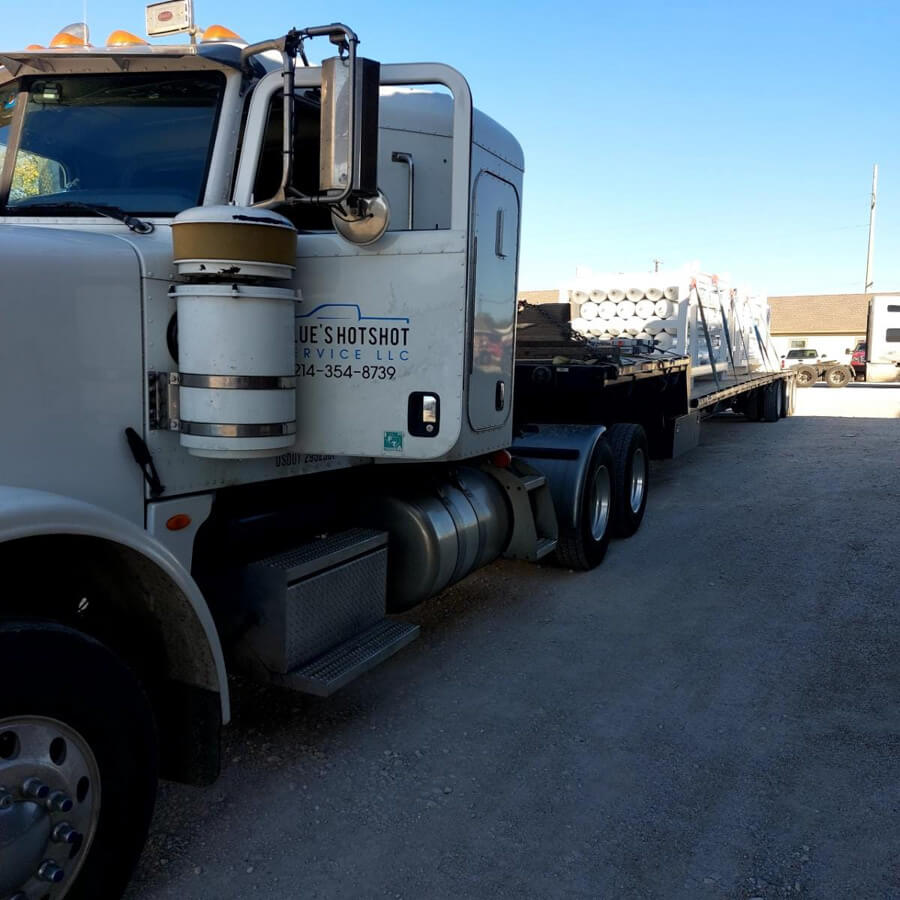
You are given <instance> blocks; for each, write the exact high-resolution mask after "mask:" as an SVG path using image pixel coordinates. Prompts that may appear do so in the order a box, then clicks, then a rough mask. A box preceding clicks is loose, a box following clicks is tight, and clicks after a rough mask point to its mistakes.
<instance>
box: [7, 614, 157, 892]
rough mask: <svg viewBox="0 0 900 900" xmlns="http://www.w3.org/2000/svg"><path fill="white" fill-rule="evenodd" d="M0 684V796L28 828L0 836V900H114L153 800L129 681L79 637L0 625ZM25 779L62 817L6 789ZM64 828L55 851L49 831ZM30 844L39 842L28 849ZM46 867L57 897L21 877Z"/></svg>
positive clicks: (143, 733)
mask: <svg viewBox="0 0 900 900" xmlns="http://www.w3.org/2000/svg"><path fill="white" fill-rule="evenodd" d="M0 684H2V685H3V686H4V687H3V691H2V693H0V784H4V785H6V786H7V789H8V790H9V791H11V792H13V791H14V792H13V793H12V798H13V802H14V805H18V806H20V811H21V816H20V819H21V820H24V819H26V815H27V817H29V818H30V820H31V825H27V826H22V827H21V833H20V834H18V835H16V834H13V835H12V836H11V840H10V836H9V835H7V846H6V848H5V849H4V867H3V870H2V871H0V894H2V895H4V896H5V895H6V894H7V893H11V894H12V895H14V896H19V892H22V893H24V892H25V887H24V886H25V884H28V885H29V890H31V893H29V894H28V896H40V897H42V898H45V897H46V898H51V900H55V898H56V897H58V896H61V894H60V891H62V892H63V893H65V896H66V900H99V898H106V897H109V898H112V897H118V896H120V895H121V894H122V892H123V891H124V890H125V886H126V884H127V882H128V879H129V877H130V875H131V871H132V869H133V867H134V865H135V863H136V862H137V859H138V857H139V855H140V853H141V849H142V848H143V845H144V840H145V838H146V834H147V828H148V826H149V824H150V818H151V815H152V813H153V804H154V800H155V796H156V777H157V776H156V773H157V739H156V729H155V726H154V721H153V714H152V711H151V708H150V703H149V701H148V699H147V696H146V694H145V693H144V690H143V688H142V687H141V685H140V683H139V681H138V679H137V677H136V676H135V674H134V673H133V672H132V671H131V669H129V668H128V667H127V666H126V665H125V664H124V663H123V662H122V661H121V660H120V659H119V658H118V657H117V656H116V655H114V654H113V653H112V652H111V651H110V650H109V649H107V648H106V647H105V646H104V645H103V644H101V643H99V642H97V641H95V640H94V639H93V638H90V637H87V636H86V635H84V634H82V633H80V632H78V631H75V630H73V629H70V628H66V627H64V626H61V625H56V624H53V623H49V622H31V621H28V622H23V621H10V622H5V623H4V622H0ZM28 777H30V778H36V779H38V781H39V782H41V783H43V784H44V785H46V786H47V787H49V789H50V790H51V791H61V792H62V794H63V795H65V796H64V798H63V799H66V798H68V805H69V809H67V810H65V811H64V812H52V811H50V807H49V806H46V807H45V805H44V804H43V803H38V802H35V801H34V800H30V799H29V798H28V797H26V796H25V793H24V790H23V789H21V788H19V787H16V788H13V785H16V786H19V785H22V784H23V782H24V780H25V778H28ZM43 790H44V792H45V793H46V787H45V788H43ZM34 796H37V795H34ZM50 797H51V798H52V797H53V794H50ZM6 802H7V803H9V795H7V801H6ZM45 802H46V803H49V801H47V800H45ZM10 808H12V807H10ZM63 821H65V822H67V823H69V824H70V825H71V826H72V827H73V828H74V830H75V831H76V832H78V833H79V834H80V835H81V836H82V837H81V838H79V837H78V836H75V837H74V839H73V842H72V843H71V844H66V843H58V842H54V841H53V839H51V837H50V834H51V829H54V830H55V829H56V828H57V827H58V825H59V824H60V823H61V822H63ZM36 833H40V834H43V835H44V838H43V841H40V842H38V844H36V843H35V834H36ZM45 859H53V860H55V861H56V862H57V863H58V864H59V865H60V867H61V869H62V872H63V876H62V880H61V882H60V883H59V886H58V887H57V885H56V884H54V883H48V881H46V880H44V881H37V880H36V878H35V877H34V875H33V874H32V873H33V871H34V870H35V869H36V868H37V866H40V865H41V864H42V862H43V861H44V860H45ZM15 870H18V871H15ZM4 875H5V878H4ZM57 875H59V873H57ZM72 879H74V881H73V880H72ZM10 887H11V891H8V890H7V889H8V888H10ZM35 890H38V893H37V894H35V893H34V891H35ZM66 891H67V892H66Z"/></svg>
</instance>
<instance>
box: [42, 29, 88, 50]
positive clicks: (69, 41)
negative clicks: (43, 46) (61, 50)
mask: <svg viewBox="0 0 900 900" xmlns="http://www.w3.org/2000/svg"><path fill="white" fill-rule="evenodd" d="M50 46H51V47H84V46H85V43H84V41H83V40H82V39H81V38H79V37H75V35H74V34H69V33H68V32H67V31H61V32H60V33H59V34H58V35H56V37H55V38H53V40H52V41H50Z"/></svg>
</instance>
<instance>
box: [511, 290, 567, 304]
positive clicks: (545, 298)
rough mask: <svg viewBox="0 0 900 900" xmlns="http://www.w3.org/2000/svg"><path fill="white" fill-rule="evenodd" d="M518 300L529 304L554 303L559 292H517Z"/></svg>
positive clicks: (557, 298)
mask: <svg viewBox="0 0 900 900" xmlns="http://www.w3.org/2000/svg"><path fill="white" fill-rule="evenodd" d="M518 299H519V300H527V301H528V302H529V303H556V302H557V301H558V300H559V291H519V297H518Z"/></svg>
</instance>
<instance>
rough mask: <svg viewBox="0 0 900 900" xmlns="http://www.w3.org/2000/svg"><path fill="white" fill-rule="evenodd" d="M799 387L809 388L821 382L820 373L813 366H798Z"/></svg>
mask: <svg viewBox="0 0 900 900" xmlns="http://www.w3.org/2000/svg"><path fill="white" fill-rule="evenodd" d="M796 371H797V387H809V386H810V385H813V384H815V383H816V382H817V381H818V380H819V373H818V372H817V371H816V370H815V369H814V368H813V367H812V366H797V369H796Z"/></svg>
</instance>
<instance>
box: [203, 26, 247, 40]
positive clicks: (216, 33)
mask: <svg viewBox="0 0 900 900" xmlns="http://www.w3.org/2000/svg"><path fill="white" fill-rule="evenodd" d="M200 40H201V41H203V43H213V42H215V41H236V42H237V43H239V44H243V43H244V39H243V38H242V37H241V36H240V35H239V34H235V33H234V32H233V31H232V30H231V29H230V28H226V27H225V26H224V25H210V26H209V28H207V29H206V31H204V32H203V37H202V38H201V39H200Z"/></svg>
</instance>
